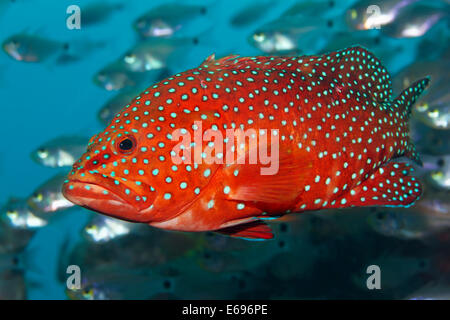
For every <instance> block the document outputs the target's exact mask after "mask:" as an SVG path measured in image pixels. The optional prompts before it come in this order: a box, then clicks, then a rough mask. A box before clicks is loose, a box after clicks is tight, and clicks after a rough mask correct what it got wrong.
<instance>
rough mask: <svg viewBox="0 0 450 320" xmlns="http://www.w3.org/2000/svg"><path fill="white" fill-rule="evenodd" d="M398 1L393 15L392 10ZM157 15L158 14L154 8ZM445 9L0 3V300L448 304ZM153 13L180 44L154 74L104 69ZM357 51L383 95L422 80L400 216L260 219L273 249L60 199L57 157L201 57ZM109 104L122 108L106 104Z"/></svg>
mask: <svg viewBox="0 0 450 320" xmlns="http://www.w3.org/2000/svg"><path fill="white" fill-rule="evenodd" d="M398 3H403V4H406V6H405V7H402V8H396V9H393V7H395V5H396V4H398ZM71 5H78V6H79V7H80V8H81V28H80V29H72V30H71V29H69V28H68V27H67V24H66V22H67V19H68V18H69V17H70V16H71V14H72V12H69V13H67V12H66V10H67V8H68V7H69V6H71ZM160 5H166V6H167V7H166V8H165V9H164V10H159V11H156V9H155V8H158V7H159V6H160ZM371 5H375V6H378V7H379V8H381V10H382V14H384V16H383V17H384V18H383V19H384V20H383V19H381V20H380V21H385V20H386V17H388V18H387V19H388V20H389V19H390V21H389V22H388V23H387V22H386V23H385V24H383V23H384V22H383V23H380V24H381V25H378V23H375V24H374V25H370V23H367V21H369V20H370V16H371V15H372V14H373V13H372V11H370V12H369V13H368V12H367V8H368V7H369V6H371ZM421 6H425V7H421ZM449 7H450V4H449V3H448V1H412V0H411V1H391V0H387V1H307V0H306V1H287V0H283V1H276V0H263V1H253V0H242V1H236V0H231V1H222V0H208V1H179V2H176V3H175V2H169V1H144V0H141V1H139V0H129V1H124V0H122V1H120V0H110V1H100V0H90V1H66V0H58V1H55V0H15V1H8V0H0V41H1V42H2V51H1V53H0V97H1V102H0V108H1V118H0V121H1V126H0V136H1V137H2V147H1V149H0V177H1V179H0V181H1V184H0V203H1V204H2V205H1V207H2V211H1V218H0V219H1V223H0V299H248V298H250V299H252V298H255V299H258V298H259V299H339V298H349V299H405V298H411V299H424V298H426V299H428V298H429V299H442V298H444V299H448V297H450V251H449V249H448V248H449V244H450V236H449V235H450V234H449V231H450V212H449V208H450V206H449V188H450V178H449V177H450V142H449V141H450V139H449V138H450V134H449V129H450V127H449V124H448V122H449V117H450V114H449V110H450V109H449V105H450V99H449V98H450V97H449V82H448V80H449V73H448V71H449V68H448V66H449V61H450V60H449V59H450V54H449V46H448V45H449V25H448V22H449V21H448V18H449V16H448V15H449V10H450V9H449ZM163 8H164V7H163ZM372 9H373V8H372ZM152 10H154V11H153V12H156V13H157V14H156V15H154V17H160V20H161V21H165V20H164V19H166V20H167V21H169V24H170V23H172V25H175V29H174V30H175V33H174V34H173V35H170V34H169V35H166V37H164V39H167V38H169V39H183V40H184V41H180V42H177V41H174V42H171V43H170V46H172V47H171V48H170V53H165V54H162V55H158V56H156V58H154V59H150V62H149V63H150V64H151V63H154V65H152V66H153V67H152V68H156V69H157V70H151V71H148V72H143V73H140V74H137V73H127V72H125V71H123V70H121V69H120V64H114V63H115V61H117V59H120V57H123V56H124V55H125V57H128V58H134V56H133V55H132V54H130V53H129V52H130V50H131V52H132V51H133V48H136V47H137V46H138V45H139V43H143V42H145V41H146V40H145V39H143V38H145V37H147V38H148V35H143V34H142V33H141V34H140V32H139V27H136V26H137V25H138V20H139V18H140V17H144V18H143V19H144V20H145V17H147V18H148V17H149V15H148V14H147V13H148V12H152ZM289 10H291V11H289ZM383 10H386V11H385V12H386V14H385V12H384V11H383ZM84 14H85V19H86V21H85V22H84V20H83V19H84V18H83V15H84ZM146 14H147V16H146ZM359 20H361V21H362V25H361V24H357V23H356V22H355V21H359ZM273 21H276V23H273ZM364 22H365V24H364ZM305 25H307V26H309V27H311V28H309V29H308V31H307V32H305V31H301V30H302V29H301V27H304V26H305ZM133 26H134V27H133ZM162 29H163V28H162ZM358 29H362V30H358ZM364 29H366V30H364ZM299 30H300V31H299ZM275 34H278V35H280V34H281V35H282V36H277V37H275ZM291 42H292V43H294V44H295V45H294V46H293V47H291V46H290V44H291ZM355 44H361V45H363V46H365V47H366V48H368V49H369V50H370V51H372V52H373V53H374V54H375V55H376V56H377V57H378V58H380V60H381V61H382V63H383V65H384V66H385V67H386V68H387V70H388V71H389V73H390V74H391V75H392V76H393V84H394V96H396V95H397V94H398V93H399V91H400V90H402V89H403V88H404V87H407V86H408V85H409V84H410V83H411V81H415V80H417V79H420V78H421V77H423V76H426V75H430V76H431V85H430V87H429V89H428V93H427V94H426V95H424V96H423V97H422V98H421V99H420V100H419V101H418V102H417V103H416V106H415V108H416V109H414V110H413V116H412V119H411V135H412V137H413V139H414V141H415V144H416V146H417V149H418V150H419V152H420V154H421V156H422V161H423V162H424V166H423V167H418V168H417V171H416V175H418V176H419V178H420V179H421V181H422V182H423V183H424V185H425V187H424V189H425V193H424V195H423V197H422V199H421V200H419V202H418V203H417V204H416V205H415V206H414V207H411V208H382V207H379V208H363V209H361V208H355V209H344V210H326V211H325V210H324V211H320V212H314V213H305V214H299V215H288V216H286V217H284V218H282V219H279V220H274V221H273V222H270V224H271V225H272V226H273V228H274V230H275V239H274V240H270V241H265V242H264V241H263V242H253V241H245V240H241V239H233V238H228V237H225V236H221V235H216V234H213V233H208V232H205V233H180V232H169V231H164V230H159V229H155V228H152V227H148V226H145V225H135V224H131V223H127V222H122V221H119V220H115V219H111V218H107V217H105V216H101V215H99V214H96V213H94V212H90V211H88V210H85V209H81V208H79V207H75V206H73V205H72V204H71V203H69V202H68V201H67V200H65V199H64V198H63V196H62V195H61V191H60V189H61V188H60V186H61V183H62V179H63V178H61V177H63V175H64V174H67V173H68V172H69V170H70V166H71V163H73V161H71V160H70V159H72V158H71V157H73V158H74V159H78V157H79V156H80V155H81V153H82V152H83V151H84V150H85V148H86V145H87V142H88V141H89V138H90V137H91V136H93V135H94V134H96V133H98V132H100V131H101V130H103V128H105V127H106V124H107V121H108V120H109V119H110V118H111V116H112V115H113V114H114V113H115V112H117V111H118V110H120V107H121V106H124V105H126V104H127V102H124V101H131V99H132V98H133V97H134V96H136V95H137V94H138V93H139V91H142V90H144V89H145V88H146V87H148V86H150V85H152V84H154V83H155V82H157V81H159V80H161V79H163V78H164V77H166V76H169V75H172V74H175V73H177V72H181V71H184V70H187V69H190V68H194V67H197V66H198V65H200V64H201V63H202V61H203V60H204V59H206V58H207V57H208V56H209V55H211V54H212V53H215V54H216V56H217V57H221V56H225V55H230V54H239V55H241V56H254V55H307V54H318V53H324V52H328V51H333V50H337V49H343V48H345V47H349V46H351V45H355ZM19 45H20V46H19ZM158 45H160V43H158V41H154V42H152V44H151V46H149V47H145V46H144V50H149V52H151V50H152V46H153V47H157V46H158ZM26 59H29V61H24V60H26ZM158 59H159V60H158ZM133 90H134V91H137V93H135V94H133V92H134V91H133ZM121 94H122V96H120V95H121ZM118 95H119V99H117V100H120V99H122V100H120V101H119V102H117V100H112V99H113V98H115V97H117V96H118ZM127 97H128V98H127ZM102 108H103V109H106V111H105V110H103V113H100V110H101V109H102ZM109 110H112V111H109ZM52 157H53V158H57V157H59V158H61V159H62V160H61V162H58V161H56V162H55V163H52V162H51V159H52ZM63 160H65V162H64V161H63ZM69 265H78V266H79V267H80V269H81V275H82V283H81V286H82V288H81V289H79V290H76V289H73V290H71V289H68V288H67V286H66V279H67V278H68V277H69V274H67V273H66V270H67V267H68V266H69ZM370 265H377V266H379V267H380V269H381V289H380V290H369V289H368V288H367V285H366V280H367V278H368V277H369V275H370V274H368V273H367V272H366V269H367V267H368V266H370Z"/></svg>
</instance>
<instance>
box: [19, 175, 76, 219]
mask: <svg viewBox="0 0 450 320" xmlns="http://www.w3.org/2000/svg"><path fill="white" fill-rule="evenodd" d="M64 180H66V175H65V174H62V173H58V174H56V175H55V176H53V177H51V178H50V179H49V180H47V181H45V182H44V183H43V184H42V185H40V186H39V187H37V188H36V190H35V191H34V192H33V193H32V194H31V196H29V197H28V200H27V203H28V205H29V206H30V207H31V208H32V209H33V210H34V211H35V214H36V215H39V213H52V212H56V211H61V210H64V209H68V208H71V207H73V206H74V204H73V203H72V202H70V201H68V200H67V199H66V198H65V197H64V196H63V195H62V192H61V188H62V185H63V182H64ZM39 216H40V215H39Z"/></svg>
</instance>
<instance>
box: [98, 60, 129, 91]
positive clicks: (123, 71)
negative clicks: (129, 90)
mask: <svg viewBox="0 0 450 320" xmlns="http://www.w3.org/2000/svg"><path fill="white" fill-rule="evenodd" d="M93 81H94V83H95V84H96V85H98V86H99V87H102V88H104V89H106V90H108V91H114V90H120V89H123V88H125V87H129V86H134V85H135V84H136V82H135V79H133V77H132V75H131V74H130V72H129V71H128V70H127V66H126V65H125V64H123V63H121V62H118V63H113V64H110V65H108V66H106V67H105V68H103V69H102V70H100V71H99V72H97V73H96V74H95V75H94V78H93Z"/></svg>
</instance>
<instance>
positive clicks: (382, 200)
mask: <svg viewBox="0 0 450 320" xmlns="http://www.w3.org/2000/svg"><path fill="white" fill-rule="evenodd" d="M412 171H413V168H412V167H411V166H410V165H409V164H407V163H396V162H390V163H388V164H387V165H385V166H383V167H381V168H379V169H378V170H377V171H376V172H375V173H373V174H372V175H371V176H370V177H369V178H368V179H367V180H365V181H363V182H362V183H361V184H360V185H358V186H356V187H354V188H353V189H351V190H350V192H348V193H347V194H345V195H344V196H342V197H341V198H340V199H337V200H336V202H335V205H333V206H331V207H334V208H339V207H349V206H355V207H370V206H392V207H409V206H411V205H413V204H414V202H415V201H416V200H417V199H418V198H419V197H420V195H421V194H422V188H421V185H420V183H419V181H418V180H417V178H415V177H411V176H409V175H408V174H409V173H410V172H412Z"/></svg>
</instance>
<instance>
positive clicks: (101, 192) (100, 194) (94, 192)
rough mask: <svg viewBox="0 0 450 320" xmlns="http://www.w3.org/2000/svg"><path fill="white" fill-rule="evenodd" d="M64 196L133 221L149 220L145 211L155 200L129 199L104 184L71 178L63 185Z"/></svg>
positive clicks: (83, 205) (72, 200) (82, 204)
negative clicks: (135, 200)
mask: <svg viewBox="0 0 450 320" xmlns="http://www.w3.org/2000/svg"><path fill="white" fill-rule="evenodd" d="M62 193H63V195H64V197H65V198H66V199H67V200H69V201H71V202H73V203H74V204H76V205H79V206H81V207H84V208H87V209H89V210H92V211H96V212H98V213H101V214H105V215H107V216H111V217H114V218H118V219H122V220H126V221H131V222H149V220H150V219H149V217H148V215H146V214H145V213H146V212H148V209H149V208H150V207H151V206H152V203H153V201H154V198H155V197H153V198H152V199H147V201H146V202H145V203H144V202H143V201H142V200H141V201H140V202H137V203H133V202H131V201H127V200H126V199H124V198H123V197H121V196H120V195H118V194H117V193H115V192H113V191H111V190H110V189H108V188H107V187H105V186H104V185H100V184H97V183H95V182H90V181H80V180H69V181H68V182H67V183H64V185H63V187H62Z"/></svg>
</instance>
